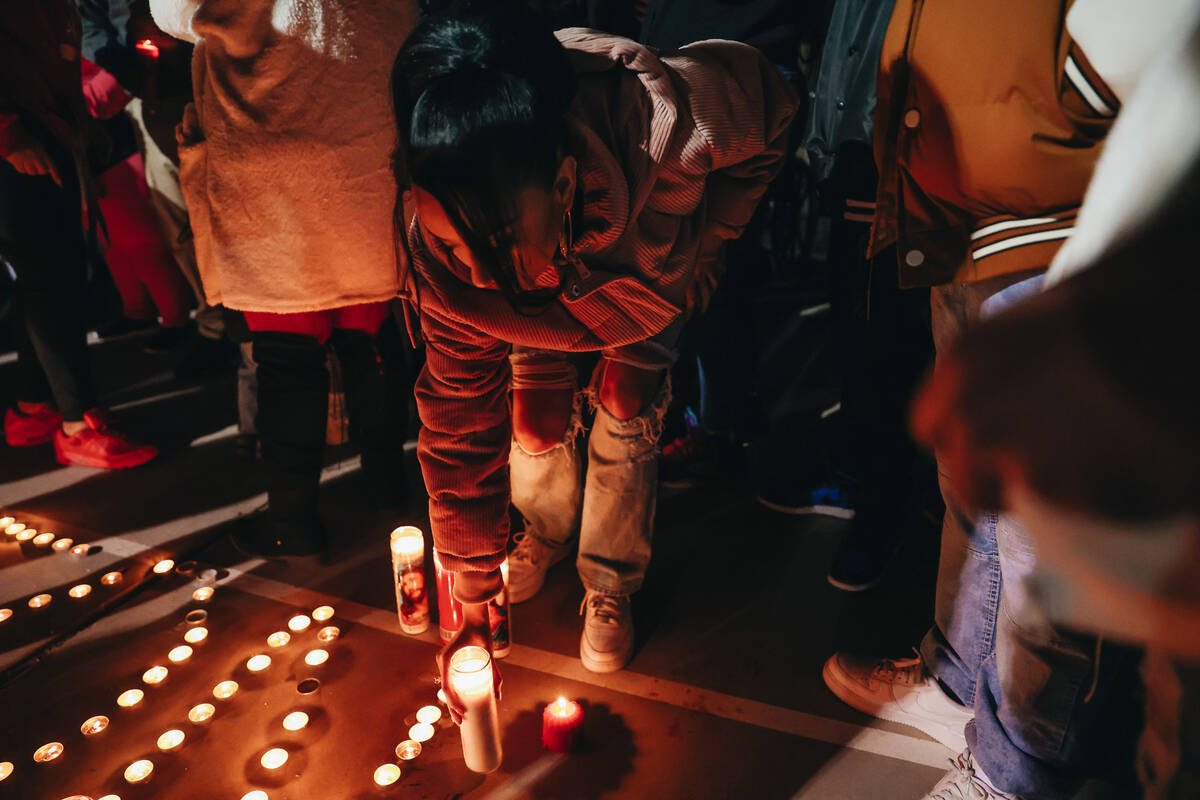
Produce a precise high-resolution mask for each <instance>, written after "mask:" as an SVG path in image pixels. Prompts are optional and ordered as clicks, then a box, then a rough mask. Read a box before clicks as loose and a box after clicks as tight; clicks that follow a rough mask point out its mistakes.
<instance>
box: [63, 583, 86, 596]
mask: <svg viewBox="0 0 1200 800" xmlns="http://www.w3.org/2000/svg"><path fill="white" fill-rule="evenodd" d="M91 593H92V587H91V586H88V585H87V584H86V583H81V584H79V585H77V586H72V587H71V588H70V589H68V590H67V594H69V595H70V596H71V597H74V598H75V599H77V600H78V599H79V598H80V597H87V596H88V595H89V594H91Z"/></svg>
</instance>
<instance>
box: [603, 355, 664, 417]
mask: <svg viewBox="0 0 1200 800" xmlns="http://www.w3.org/2000/svg"><path fill="white" fill-rule="evenodd" d="M598 376H599V381H598V385H597V386H596V387H595V392H596V399H597V400H598V401H599V403H600V405H601V406H602V407H603V408H604V410H605V411H607V412H608V413H609V414H610V415H612V416H613V417H615V418H616V419H618V420H621V421H630V420H633V419H636V418H637V417H640V416H642V415H644V414H646V413H649V412H650V411H652V410H653V406H654V405H655V400H656V399H657V398H658V396H659V394H660V393H661V391H662V388H663V385H664V383H665V382H666V377H667V373H666V372H665V371H663V370H645V369H640V368H637V367H632V366H629V365H627V364H622V363H617V362H610V361H607V360H605V361H603V362H601V368H600V369H599V370H598Z"/></svg>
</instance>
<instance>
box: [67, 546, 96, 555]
mask: <svg viewBox="0 0 1200 800" xmlns="http://www.w3.org/2000/svg"><path fill="white" fill-rule="evenodd" d="M89 550H91V548H90V547H88V546H87V545H86V544H77V545H75V546H74V547H72V548H71V555H73V556H86V555H87V554H88V551H89Z"/></svg>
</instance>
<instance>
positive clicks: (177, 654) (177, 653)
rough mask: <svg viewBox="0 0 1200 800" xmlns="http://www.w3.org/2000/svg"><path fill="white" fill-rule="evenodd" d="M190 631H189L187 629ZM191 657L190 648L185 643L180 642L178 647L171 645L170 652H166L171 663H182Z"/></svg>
mask: <svg viewBox="0 0 1200 800" xmlns="http://www.w3.org/2000/svg"><path fill="white" fill-rule="evenodd" d="M188 633H191V631H188ZM191 657H192V648H190V647H188V646H187V645H186V644H181V645H179V646H178V647H172V648H171V652H169V653H167V660H168V661H170V662H171V663H173V664H182V663H183V662H185V661H187V660H188V659H189V658H191Z"/></svg>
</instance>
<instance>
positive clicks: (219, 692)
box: [212, 681, 238, 700]
mask: <svg viewBox="0 0 1200 800" xmlns="http://www.w3.org/2000/svg"><path fill="white" fill-rule="evenodd" d="M237 690H238V685H237V681H221V682H220V683H218V684H217V685H216V686H214V687H213V692H212V693H213V697H215V698H217V699H218V700H228V699H229V698H231V697H233V696H234V695H235V694H237Z"/></svg>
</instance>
